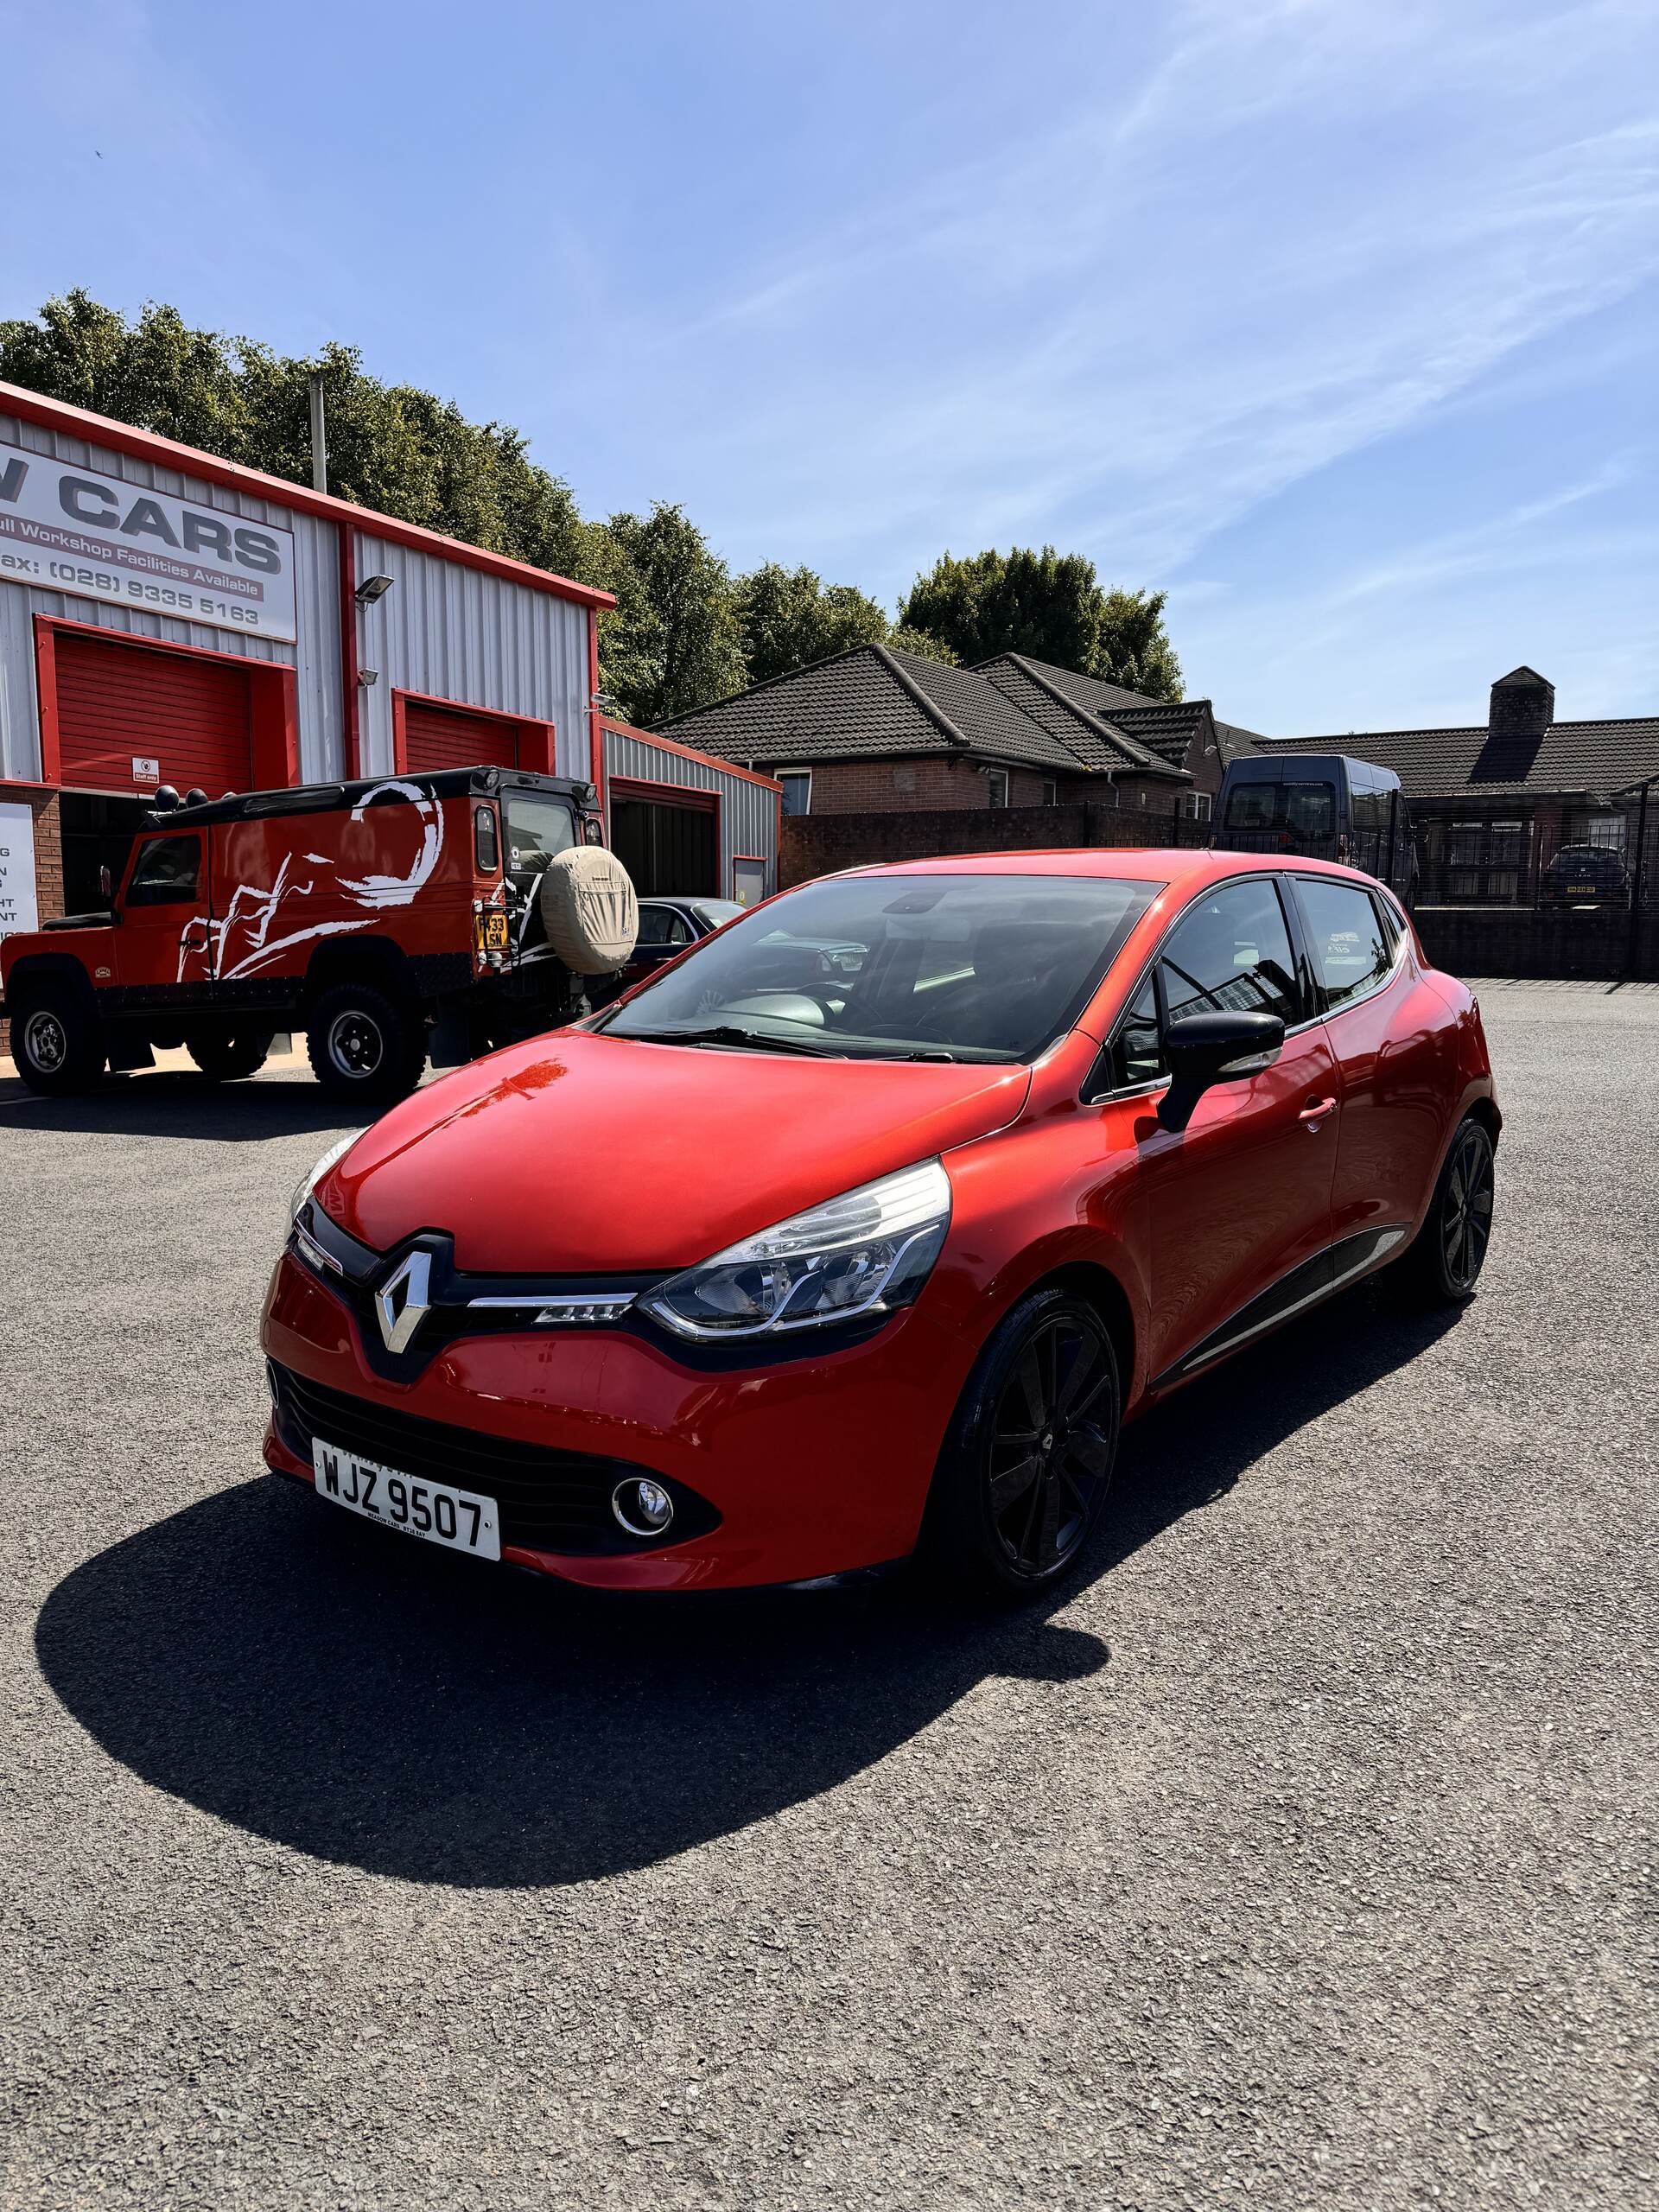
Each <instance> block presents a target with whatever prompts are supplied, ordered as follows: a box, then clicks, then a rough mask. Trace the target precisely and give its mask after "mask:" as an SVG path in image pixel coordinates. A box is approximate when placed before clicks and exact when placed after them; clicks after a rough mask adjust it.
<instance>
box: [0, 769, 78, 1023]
mask: <svg viewBox="0 0 1659 2212" xmlns="http://www.w3.org/2000/svg"><path fill="white" fill-rule="evenodd" d="M4 796H5V798H6V799H7V801H8V802H9V803H10V804H17V803H18V802H21V803H22V804H23V805H25V806H27V807H28V809H29V812H30V813H31V814H32V815H33V816H34V817H35V903H36V905H37V906H38V907H39V909H40V917H41V920H42V921H43V922H44V921H48V920H49V919H50V918H52V917H53V916H54V915H57V914H60V913H62V912H63V840H62V837H61V836H60V831H59V823H58V795H57V793H56V791H42V790H41V789H39V788H38V787H36V786H35V785H17V784H8V785H5V786H4ZM10 1050H11V1032H10V1023H9V1022H4V1021H0V1052H10Z"/></svg>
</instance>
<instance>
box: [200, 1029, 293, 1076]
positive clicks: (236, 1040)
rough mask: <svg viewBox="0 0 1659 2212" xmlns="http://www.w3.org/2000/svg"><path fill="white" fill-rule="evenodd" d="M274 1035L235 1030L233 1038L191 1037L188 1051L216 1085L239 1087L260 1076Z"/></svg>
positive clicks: (218, 1036)
mask: <svg viewBox="0 0 1659 2212" xmlns="http://www.w3.org/2000/svg"><path fill="white" fill-rule="evenodd" d="M274 1034H275V1032H274V1031H270V1030H265V1031H259V1030H240V1029H238V1030H235V1031H233V1032H232V1033H231V1034H230V1035H229V1036H226V1035H224V1034H223V1033H220V1034H219V1035H217V1036H208V1037H190V1038H187V1039H186V1040H185V1047H184V1048H185V1050H186V1052H188V1053H189V1055H190V1057H191V1058H192V1059H193V1060H194V1062H195V1064H196V1065H197V1066H198V1067H199V1068H200V1070H201V1071H202V1073H203V1075H205V1076H206V1077H208V1079H209V1081H210V1082H213V1083H236V1082H238V1081H239V1080H240V1079H241V1078H242V1077H244V1076H249V1075H257V1073H258V1072H259V1071H260V1069H261V1068H262V1067H264V1065H265V1060H266V1058H267V1056H268V1055H269V1053H270V1040H271V1038H272V1036H273V1035H274Z"/></svg>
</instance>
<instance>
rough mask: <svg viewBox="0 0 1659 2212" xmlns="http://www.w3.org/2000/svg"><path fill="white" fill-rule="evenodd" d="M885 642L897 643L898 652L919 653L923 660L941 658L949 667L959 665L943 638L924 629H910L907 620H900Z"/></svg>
mask: <svg viewBox="0 0 1659 2212" xmlns="http://www.w3.org/2000/svg"><path fill="white" fill-rule="evenodd" d="M887 643H888V644H889V645H897V646H898V648H899V651H900V652H906V653H919V654H920V655H921V656H922V658H924V659H925V660H942V661H944V664H945V665H946V666H947V667H949V668H956V667H958V666H959V665H960V663H959V662H958V661H957V656H956V655H955V653H953V652H951V650H950V646H949V645H946V644H945V642H944V639H943V638H936V637H934V636H933V635H932V634H931V632H929V631H926V630H915V629H912V627H911V626H910V624H909V623H908V622H901V623H900V624H899V626H898V628H897V629H896V630H895V631H893V634H892V635H891V637H889V638H888V639H887Z"/></svg>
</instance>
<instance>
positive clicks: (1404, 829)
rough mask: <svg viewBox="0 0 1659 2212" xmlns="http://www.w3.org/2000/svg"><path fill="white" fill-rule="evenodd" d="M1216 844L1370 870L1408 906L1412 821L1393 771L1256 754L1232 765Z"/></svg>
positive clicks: (1341, 757) (1331, 757) (1413, 872)
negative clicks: (1332, 862)
mask: <svg viewBox="0 0 1659 2212" xmlns="http://www.w3.org/2000/svg"><path fill="white" fill-rule="evenodd" d="M1212 842H1213V843H1214V844H1215V846H1216V847H1217V849H1218V850H1219V851H1222V852H1228V853H1306V855H1308V856H1309V858H1310V859H1313V860H1321V861H1343V862H1344V863H1345V864H1346V865H1347V866H1348V867H1350V868H1363V869H1364V870H1365V872H1366V874H1368V875H1374V876H1376V877H1377V878H1378V879H1379V880H1381V881H1382V882H1383V883H1386V884H1387V885H1388V887H1389V890H1390V891H1392V892H1393V893H1395V896H1396V897H1397V898H1400V899H1403V900H1404V901H1405V902H1406V903H1407V904H1408V905H1409V904H1410V902H1411V898H1412V894H1413V893H1414V890H1415V888H1416V878H1417V857H1416V851H1415V849H1414V846H1413V844H1412V840H1411V815H1410V811H1409V810H1408V807H1407V805H1406V799H1405V794H1404V792H1403V791H1402V790H1401V788H1400V779H1399V777H1398V776H1396V775H1395V772H1394V771H1393V770H1392V769H1391V768H1379V767H1378V766H1376V763H1375V762H1374V761H1370V760H1355V759H1354V758H1353V756H1352V755H1351V754H1350V753H1281V752H1279V751H1278V750H1277V749H1276V748H1275V749H1274V751H1273V752H1271V753H1245V754H1243V756H1242V757H1240V758H1239V759H1237V760H1230V761H1229V762H1228V764H1227V772H1226V775H1225V776H1224V779H1223V780H1222V786H1221V796H1220V798H1219V799H1218V800H1217V803H1216V834H1215V836H1214V839H1213V840H1212Z"/></svg>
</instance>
